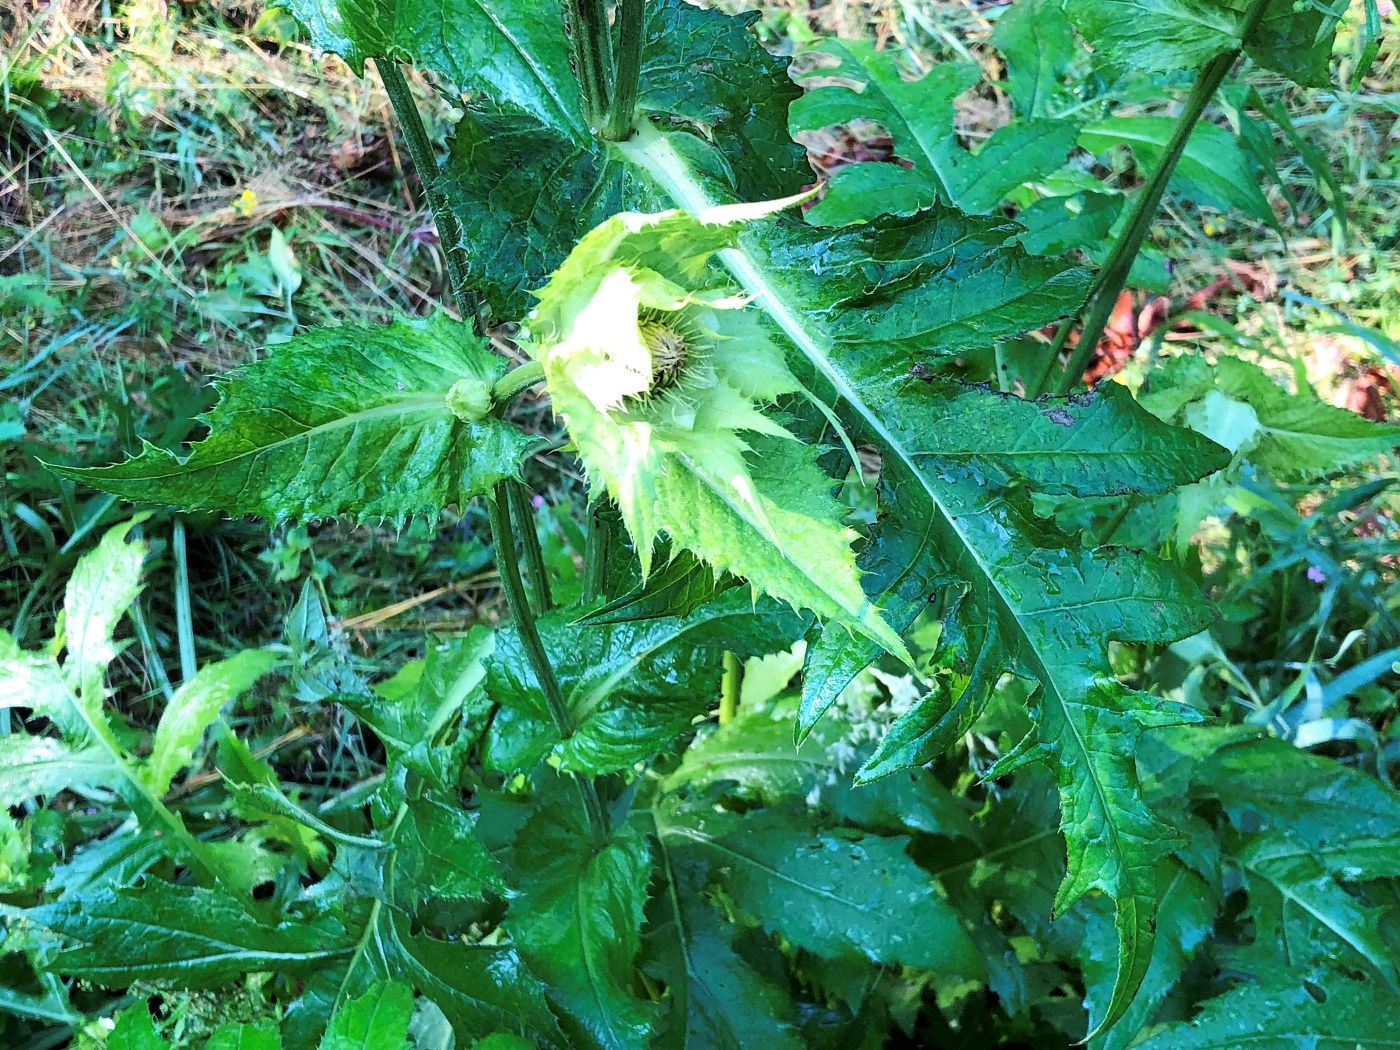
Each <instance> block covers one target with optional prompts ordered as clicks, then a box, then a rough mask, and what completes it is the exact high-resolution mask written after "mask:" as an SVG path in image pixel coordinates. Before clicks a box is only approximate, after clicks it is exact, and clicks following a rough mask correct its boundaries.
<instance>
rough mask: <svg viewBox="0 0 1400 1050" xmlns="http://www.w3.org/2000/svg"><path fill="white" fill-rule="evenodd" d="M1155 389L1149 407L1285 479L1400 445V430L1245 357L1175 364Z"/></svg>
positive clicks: (1161, 374) (1176, 361) (1155, 381)
mask: <svg viewBox="0 0 1400 1050" xmlns="http://www.w3.org/2000/svg"><path fill="white" fill-rule="evenodd" d="M1151 390H1152V393H1151V394H1150V395H1148V396H1147V397H1146V398H1145V399H1144V401H1143V404H1144V405H1145V407H1147V408H1148V409H1149V410H1151V411H1153V412H1154V413H1156V414H1157V415H1159V416H1161V417H1162V418H1163V419H1167V420H1176V421H1181V422H1184V423H1186V424H1187V425H1189V426H1191V427H1194V428H1195V429H1198V430H1201V431H1203V432H1204V433H1207V434H1211V433H1212V432H1214V433H1216V434H1218V435H1219V439H1220V440H1222V442H1223V443H1225V444H1227V445H1229V446H1230V448H1231V451H1233V452H1235V453H1236V456H1237V458H1238V459H1242V460H1248V461H1249V462H1251V463H1254V464H1256V465H1258V466H1259V467H1262V468H1263V469H1264V470H1266V471H1268V472H1269V473H1270V474H1271V475H1273V476H1274V477H1276V478H1279V479H1292V478H1310V477H1317V476H1319V475H1322V474H1326V473H1328V472H1329V471H1333V470H1336V469H1338V468H1340V467H1344V466H1348V465H1349V464H1352V463H1357V462H1360V461H1362V460H1367V459H1371V458H1373V457H1375V456H1379V455H1385V454H1386V453H1389V452H1390V451H1392V450H1393V449H1394V448H1395V446H1396V445H1397V444H1400V427H1396V426H1387V425H1384V424H1380V423H1373V422H1371V421H1370V420H1368V419H1363V418H1362V417H1361V416H1358V415H1356V414H1355V413H1354V412H1348V411H1347V410H1346V409H1343V408H1337V407H1335V406H1333V405H1329V404H1326V403H1324V402H1323V401H1321V400H1319V399H1318V398H1317V397H1316V396H1315V395H1314V394H1312V393H1311V392H1304V393H1298V394H1291V393H1289V392H1288V391H1287V390H1285V389H1283V388H1282V387H1280V386H1279V385H1278V384H1277V383H1275V382H1274V380H1273V379H1272V378H1271V377H1270V376H1269V374H1268V373H1267V372H1265V371H1264V370H1263V369H1262V368H1260V367H1259V366H1258V365H1256V364H1254V363H1253V362H1250V361H1246V360H1243V359H1242V358H1238V357H1225V358H1222V359H1221V360H1219V361H1217V362H1215V363H1214V364H1213V365H1211V364H1208V363H1206V362H1205V361H1202V360H1200V359H1199V358H1195V357H1180V358H1174V359H1172V361H1171V362H1170V363H1169V364H1168V365H1167V366H1165V367H1164V368H1163V369H1162V370H1161V371H1160V372H1159V373H1157V374H1155V375H1154V376H1153V378H1152V381H1151Z"/></svg>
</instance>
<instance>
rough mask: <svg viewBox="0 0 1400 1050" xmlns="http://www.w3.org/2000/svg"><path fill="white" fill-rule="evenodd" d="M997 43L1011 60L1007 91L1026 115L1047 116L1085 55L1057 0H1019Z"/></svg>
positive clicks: (998, 29)
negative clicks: (1077, 63)
mask: <svg viewBox="0 0 1400 1050" xmlns="http://www.w3.org/2000/svg"><path fill="white" fill-rule="evenodd" d="M992 43H993V44H995V45H996V48H997V50H998V51H1000V52H1001V53H1002V57H1003V58H1005V59H1006V91H1007V94H1009V95H1010V96H1011V100H1012V101H1013V102H1014V103H1015V104H1016V110H1017V112H1019V113H1020V114H1021V115H1022V116H1024V117H1046V116H1050V115H1051V113H1052V112H1053V111H1054V110H1055V109H1057V108H1059V107H1058V106H1057V105H1056V103H1057V102H1058V101H1060V95H1062V94H1065V93H1066V92H1064V91H1063V89H1062V88H1061V82H1062V80H1063V79H1064V78H1065V77H1066V75H1067V74H1068V73H1069V72H1070V70H1071V69H1072V68H1073V66H1074V64H1075V61H1076V59H1078V58H1079V57H1080V56H1081V54H1082V49H1081V48H1080V46H1079V42H1078V41H1077V40H1075V38H1074V28H1073V26H1071V25H1070V22H1069V19H1067V18H1066V17H1065V12H1064V9H1063V6H1062V5H1061V4H1060V3H1058V2H1056V0H1018V2H1017V3H1014V4H1012V5H1010V6H1009V7H1007V8H1006V9H1004V10H1003V11H1002V13H1001V16H1000V17H999V18H998V19H997V23H996V26H995V28H994V29H993V30H992Z"/></svg>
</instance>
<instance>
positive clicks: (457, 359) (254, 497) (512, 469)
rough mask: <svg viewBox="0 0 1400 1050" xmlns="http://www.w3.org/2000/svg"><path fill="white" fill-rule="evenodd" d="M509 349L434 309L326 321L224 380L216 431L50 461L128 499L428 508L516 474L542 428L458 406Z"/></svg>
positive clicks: (295, 513)
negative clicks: (99, 462)
mask: <svg viewBox="0 0 1400 1050" xmlns="http://www.w3.org/2000/svg"><path fill="white" fill-rule="evenodd" d="M504 366H505V360H504V359H503V358H500V357H498V356H496V355H494V354H493V353H492V352H491V350H490V347H489V345H488V343H487V342H486V341H485V340H484V339H481V338H479V337H477V336H474V335H473V334H472V332H471V328H470V326H468V325H464V324H461V323H458V322H455V321H452V320H450V319H448V318H447V317H446V316H444V315H437V316H434V317H431V318H428V319H426V320H417V319H401V320H398V321H395V322H394V323H392V324H390V325H386V326H383V327H379V328H358V327H354V326H349V325H346V326H343V327H340V328H322V329H316V330H314V331H311V332H308V333H306V334H305V335H302V336H299V337H298V338H296V339H293V340H292V341H291V342H290V343H286V344H285V345H282V346H279V347H276V348H275V349H274V350H273V352H272V354H271V356H269V357H268V358H267V359H266V360H264V361H261V362H258V363H256V364H253V365H249V366H248V367H246V368H244V369H242V370H241V371H239V372H237V373H235V374H234V376H233V377H232V378H231V379H229V380H228V381H227V382H226V385H225V388H224V395H223V397H222V399H221V400H220V402H219V404H218V405H217V406H216V407H215V408H214V410H213V411H212V412H211V413H210V414H209V416H208V417H207V419H206V420H205V421H206V422H207V423H208V425H209V429H210V435H209V437H207V438H206V439H205V440H203V441H200V442H198V443H197V444H195V445H193V446H192V447H191V449H190V452H189V455H188V456H186V457H184V458H180V457H177V456H176V455H174V454H173V453H170V452H167V451H165V450H164V449H160V448H157V447H155V446H153V445H149V444H147V445H146V446H145V448H144V450H143V452H142V454H141V455H139V456H137V457H136V458H134V459H129V460H126V461H125V462H123V463H117V464H115V465H113V466H110V467H93V468H79V467H54V468H53V469H54V470H56V471H57V472H58V473H60V474H62V475H63V476H65V477H69V478H73V479H74V480H78V481H82V482H84V483H85V484H89V485H92V486H94V487H97V488H101V489H103V490H104V491H107V492H113V493H116V494H117V495H119V496H122V497H124V498H126V499H131V500H142V501H147V502H160V503H169V504H172V505H176V506H179V507H181V508H183V509H186V510H219V511H223V512H225V513H227V514H255V515H258V516H261V517H265V518H270V519H273V520H277V521H282V520H285V519H288V518H314V517H327V516H332V515H337V514H353V515H354V516H355V517H356V519H357V520H376V519H387V520H390V521H392V522H394V523H396V524H402V523H403V522H405V521H406V520H407V519H408V518H410V517H412V516H414V515H416V514H423V515H426V516H427V517H428V518H429V519H434V518H436V516H437V514H438V512H439V511H440V510H441V509H442V508H443V507H445V506H447V505H448V504H452V503H457V504H460V503H462V502H463V501H465V500H467V499H469V498H471V497H472V496H475V495H478V494H480V493H483V492H486V491H489V490H490V488H491V487H492V486H493V485H494V484H495V483H496V482H498V481H500V480H502V479H503V478H509V477H515V476H517V474H518V471H519V466H520V462H521V460H522V459H523V458H524V457H525V456H526V455H528V454H529V453H530V452H531V451H532V450H533V449H535V448H536V447H538V439H535V438H531V437H528V436H527V435H526V434H524V433H523V432H522V431H520V430H518V429H517V428H515V427H514V426H511V425H510V424H508V423H504V422H502V421H501V420H499V419H496V418H495V417H494V416H488V417H486V418H485V419H481V420H478V421H476V422H468V421H466V420H464V419H460V418H458V416H457V415H455V414H454V413H453V411H452V405H451V403H450V401H451V398H452V396H453V388H454V386H456V385H457V384H458V383H467V384H476V385H480V384H489V383H491V382H494V380H495V379H497V378H498V377H499V376H500V375H501V373H502V372H503V370H504Z"/></svg>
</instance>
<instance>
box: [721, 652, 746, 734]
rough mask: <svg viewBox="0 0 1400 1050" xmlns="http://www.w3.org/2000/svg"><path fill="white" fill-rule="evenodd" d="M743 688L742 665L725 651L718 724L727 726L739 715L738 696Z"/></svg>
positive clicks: (734, 656) (732, 654)
mask: <svg viewBox="0 0 1400 1050" xmlns="http://www.w3.org/2000/svg"><path fill="white" fill-rule="evenodd" d="M743 688H744V665H743V664H742V663H741V662H740V661H739V657H738V656H736V655H735V654H734V653H731V652H729V651H727V650H726V651H725V654H724V678H723V679H721V680H720V686H719V724H720V725H722V726H727V725H728V724H729V723H730V722H732V721H734V716H735V715H737V714H738V713H739V694H740V693H741V692H742V691H743Z"/></svg>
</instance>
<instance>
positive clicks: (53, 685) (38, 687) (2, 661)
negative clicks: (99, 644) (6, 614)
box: [0, 630, 70, 717]
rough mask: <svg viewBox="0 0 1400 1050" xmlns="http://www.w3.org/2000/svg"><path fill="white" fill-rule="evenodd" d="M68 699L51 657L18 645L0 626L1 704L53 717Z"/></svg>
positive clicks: (64, 686)
mask: <svg viewBox="0 0 1400 1050" xmlns="http://www.w3.org/2000/svg"><path fill="white" fill-rule="evenodd" d="M69 703H70V701H69V700H68V687H67V686H66V685H64V683H63V675H62V674H61V673H60V672H59V669H58V664H57V663H55V662H54V659H53V657H51V656H49V655H48V654H47V653H34V652H30V651H29V650H27V649H21V648H20V647H19V643H18V642H17V641H15V639H14V636H13V635H11V634H10V633H9V632H8V631H4V630H0V707H28V708H30V709H32V710H34V711H35V712H37V713H39V714H44V715H49V716H50V717H52V715H53V714H54V713H57V712H61V711H62V710H64V709H65V708H66V707H67V706H68V705H69Z"/></svg>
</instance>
